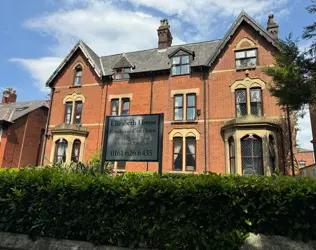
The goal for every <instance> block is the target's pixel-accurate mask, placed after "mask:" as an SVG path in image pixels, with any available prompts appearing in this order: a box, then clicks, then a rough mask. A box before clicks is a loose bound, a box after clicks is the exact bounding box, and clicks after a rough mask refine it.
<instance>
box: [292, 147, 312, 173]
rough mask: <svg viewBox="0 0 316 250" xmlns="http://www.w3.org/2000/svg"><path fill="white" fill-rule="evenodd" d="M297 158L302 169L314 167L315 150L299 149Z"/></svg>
mask: <svg viewBox="0 0 316 250" xmlns="http://www.w3.org/2000/svg"><path fill="white" fill-rule="evenodd" d="M295 158H296V160H297V162H298V164H299V166H300V168H303V167H306V166H310V165H313V164H314V163H315V159H314V150H310V149H305V148H297V153H296V154H295Z"/></svg>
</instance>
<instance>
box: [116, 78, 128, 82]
mask: <svg viewBox="0 0 316 250" xmlns="http://www.w3.org/2000/svg"><path fill="white" fill-rule="evenodd" d="M130 79H131V78H126V79H125V78H124V79H113V82H123V81H129V80H130Z"/></svg>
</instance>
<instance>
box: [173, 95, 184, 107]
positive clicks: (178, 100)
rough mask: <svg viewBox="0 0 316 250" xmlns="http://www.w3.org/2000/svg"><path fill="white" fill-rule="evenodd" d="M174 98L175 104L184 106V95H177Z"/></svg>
mask: <svg viewBox="0 0 316 250" xmlns="http://www.w3.org/2000/svg"><path fill="white" fill-rule="evenodd" d="M174 98H175V100H174V106H175V107H182V106H183V96H182V95H176V96H175V97H174Z"/></svg>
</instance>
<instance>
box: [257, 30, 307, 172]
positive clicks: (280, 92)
mask: <svg viewBox="0 0 316 250" xmlns="http://www.w3.org/2000/svg"><path fill="white" fill-rule="evenodd" d="M278 47H279V51H278V52H277V53H275V55H274V65H273V66H268V67H264V68H263V69H262V71H263V72H264V73H265V74H267V75H268V76H270V77H271V78H272V80H273V84H271V86H270V87H269V91H270V93H271V95H272V96H274V97H276V98H277V101H278V105H279V106H281V107H282V109H283V110H284V111H286V113H287V123H288V132H289V142H290V154H291V167H292V175H293V176H295V169H294V154H293V143H292V130H291V119H290V117H291V116H292V114H293V112H297V111H301V110H303V108H304V107H305V105H306V104H308V103H310V102H311V100H312V89H313V88H312V86H311V84H310V83H311V82H310V77H309V73H310V71H309V67H311V64H310V60H309V59H308V58H306V56H305V54H304V53H301V52H300V51H299V48H298V45H297V40H292V38H291V35H289V37H288V38H286V40H284V41H283V40H280V41H278Z"/></svg>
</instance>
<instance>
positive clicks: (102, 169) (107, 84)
mask: <svg viewBox="0 0 316 250" xmlns="http://www.w3.org/2000/svg"><path fill="white" fill-rule="evenodd" d="M104 81H105V80H104ZM105 84H106V93H105V103H104V113H103V117H104V118H103V127H102V139H101V146H102V147H103V145H104V141H103V140H104V128H105V117H106V104H107V102H108V89H109V83H105ZM104 163H105V161H104V155H103V149H102V152H101V166H100V172H101V174H103V173H104Z"/></svg>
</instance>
